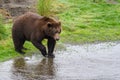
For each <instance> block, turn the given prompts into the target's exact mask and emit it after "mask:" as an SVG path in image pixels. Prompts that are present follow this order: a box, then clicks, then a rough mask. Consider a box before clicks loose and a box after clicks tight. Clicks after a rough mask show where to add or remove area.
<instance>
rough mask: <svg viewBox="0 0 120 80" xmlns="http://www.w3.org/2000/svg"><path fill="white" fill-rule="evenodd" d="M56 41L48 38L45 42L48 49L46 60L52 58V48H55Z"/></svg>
mask: <svg viewBox="0 0 120 80" xmlns="http://www.w3.org/2000/svg"><path fill="white" fill-rule="evenodd" d="M55 44H56V41H55V40H54V39H53V38H49V39H48V42H47V47H48V58H54V57H55V56H54V54H53V51H54V48H55Z"/></svg>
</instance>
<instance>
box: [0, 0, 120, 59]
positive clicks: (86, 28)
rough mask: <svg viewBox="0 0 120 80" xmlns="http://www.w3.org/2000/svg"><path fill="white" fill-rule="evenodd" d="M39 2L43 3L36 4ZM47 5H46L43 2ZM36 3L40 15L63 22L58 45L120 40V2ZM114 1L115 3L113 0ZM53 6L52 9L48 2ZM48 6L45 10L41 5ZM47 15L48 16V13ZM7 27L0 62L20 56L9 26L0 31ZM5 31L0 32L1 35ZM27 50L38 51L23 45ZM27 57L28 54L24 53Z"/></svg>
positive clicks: (74, 0)
mask: <svg viewBox="0 0 120 80" xmlns="http://www.w3.org/2000/svg"><path fill="white" fill-rule="evenodd" d="M40 1H42V4H39V3H40ZM44 1H46V2H48V3H46V2H44ZM98 1H99V2H94V1H93V0H55V2H54V1H53V0H39V2H38V4H39V6H38V7H37V9H38V12H39V13H40V14H41V15H46V16H47V15H48V14H49V15H50V14H52V15H53V14H56V15H55V16H58V17H59V19H60V20H61V22H62V27H63V31H62V34H61V40H60V41H59V42H58V43H63V42H64V43H68V42H69V43H86V42H102V41H118V40H120V20H119V19H120V3H119V2H120V0H116V2H115V3H109V2H106V0H98ZM113 1H115V0H113ZM52 2H54V4H52V8H51V7H50V6H51V3H52ZM43 4H44V6H49V7H44V6H43ZM47 12H48V13H47ZM50 12H52V13H50ZM1 25H2V27H1ZM3 26H4V27H5V28H6V30H7V31H6V32H5V33H7V34H9V35H8V37H7V39H4V40H3V39H2V40H1V41H0V61H4V60H7V59H10V58H12V57H16V56H20V55H19V54H18V53H16V52H15V51H14V47H13V42H12V40H11V27H12V25H11V23H10V24H6V25H3V23H2V22H0V30H2V29H4V27H3ZM4 31H5V30H2V31H0V34H1V33H2V34H3V32H4ZM25 47H27V48H28V49H29V50H27V51H26V52H34V51H36V50H37V49H36V48H35V47H34V46H33V45H32V44H31V43H29V42H26V43H25ZM26 55H28V53H27V54H26Z"/></svg>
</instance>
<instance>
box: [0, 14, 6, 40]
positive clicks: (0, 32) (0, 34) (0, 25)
mask: <svg viewBox="0 0 120 80" xmlns="http://www.w3.org/2000/svg"><path fill="white" fill-rule="evenodd" d="M5 36H6V29H5V27H4V24H3V17H2V15H0V40H1V39H3V38H5Z"/></svg>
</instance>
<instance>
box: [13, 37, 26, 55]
mask: <svg viewBox="0 0 120 80" xmlns="http://www.w3.org/2000/svg"><path fill="white" fill-rule="evenodd" d="M13 41H14V46H15V51H16V52H18V53H20V54H25V52H23V51H22V49H23V44H24V42H25V40H23V39H14V40H13Z"/></svg>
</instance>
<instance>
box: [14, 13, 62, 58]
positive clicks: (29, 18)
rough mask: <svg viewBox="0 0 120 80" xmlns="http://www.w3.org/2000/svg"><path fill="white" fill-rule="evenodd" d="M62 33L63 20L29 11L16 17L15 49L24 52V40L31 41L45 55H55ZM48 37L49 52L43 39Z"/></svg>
mask: <svg viewBox="0 0 120 80" xmlns="http://www.w3.org/2000/svg"><path fill="white" fill-rule="evenodd" d="M60 33H61V22H60V21H58V20H55V19H53V18H49V17H45V16H40V15H38V14H36V13H33V12H27V13H25V14H23V15H21V16H19V17H17V18H16V20H15V21H14V24H13V27H12V39H13V42H14V47H15V50H16V51H17V52H19V53H21V54H24V53H25V52H23V51H22V50H23V49H26V48H24V47H23V44H24V42H25V41H26V40H27V41H31V42H32V44H33V45H34V46H35V47H36V48H38V49H39V50H40V51H41V53H42V55H43V56H45V57H46V56H47V57H52V58H53V57H55V56H54V54H53V51H54V47H55V44H56V41H57V40H59V38H60V37H59V35H60ZM43 39H47V40H48V41H47V47H48V54H47V51H46V48H45V46H44V45H43V44H42V40H43Z"/></svg>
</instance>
